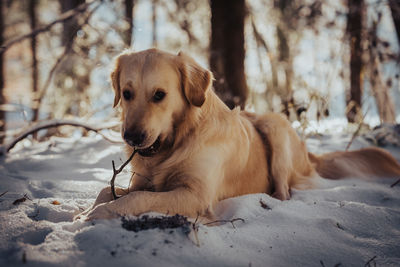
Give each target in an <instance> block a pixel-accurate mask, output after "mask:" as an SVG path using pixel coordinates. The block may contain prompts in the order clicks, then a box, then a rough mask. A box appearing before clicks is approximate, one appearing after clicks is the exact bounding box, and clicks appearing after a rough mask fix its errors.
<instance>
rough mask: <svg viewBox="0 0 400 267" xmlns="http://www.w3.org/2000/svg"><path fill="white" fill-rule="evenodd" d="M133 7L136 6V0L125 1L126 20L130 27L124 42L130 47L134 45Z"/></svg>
mask: <svg viewBox="0 0 400 267" xmlns="http://www.w3.org/2000/svg"><path fill="white" fill-rule="evenodd" d="M133 6H134V0H125V19H126V21H127V22H128V24H129V27H128V29H127V30H126V32H125V34H124V41H125V44H126V45H127V46H128V47H130V46H131V44H132V32H133Z"/></svg>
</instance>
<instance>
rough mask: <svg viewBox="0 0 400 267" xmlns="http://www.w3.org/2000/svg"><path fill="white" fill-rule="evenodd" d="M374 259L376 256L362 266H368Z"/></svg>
mask: <svg viewBox="0 0 400 267" xmlns="http://www.w3.org/2000/svg"><path fill="white" fill-rule="evenodd" d="M375 259H376V255H375V256H373V257H372V258H371V259H370V260H369V261H367V263H366V264H365V265H364V266H370V264H371V262H372V261H373V260H375Z"/></svg>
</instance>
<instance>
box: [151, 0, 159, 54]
mask: <svg viewBox="0 0 400 267" xmlns="http://www.w3.org/2000/svg"><path fill="white" fill-rule="evenodd" d="M157 3H158V1H157V0H153V1H151V8H152V17H151V25H152V33H153V39H152V40H153V41H152V46H153V47H157Z"/></svg>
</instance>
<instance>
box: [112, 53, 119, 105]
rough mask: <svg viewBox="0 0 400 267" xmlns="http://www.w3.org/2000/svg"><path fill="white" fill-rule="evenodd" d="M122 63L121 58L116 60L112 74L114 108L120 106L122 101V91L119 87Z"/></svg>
mask: <svg viewBox="0 0 400 267" xmlns="http://www.w3.org/2000/svg"><path fill="white" fill-rule="evenodd" d="M119 65H120V63H119V57H118V58H117V59H116V60H115V66H114V70H113V71H112V72H111V84H112V87H113V89H114V93H115V96H114V106H113V107H114V108H115V107H116V106H117V105H118V103H119V100H120V99H121V89H120V86H119V73H120V66H119Z"/></svg>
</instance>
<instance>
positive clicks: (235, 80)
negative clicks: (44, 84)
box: [210, 0, 248, 109]
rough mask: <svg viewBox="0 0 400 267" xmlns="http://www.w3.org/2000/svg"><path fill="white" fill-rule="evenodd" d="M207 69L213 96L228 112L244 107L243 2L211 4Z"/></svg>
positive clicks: (240, 0) (239, 0)
mask: <svg viewBox="0 0 400 267" xmlns="http://www.w3.org/2000/svg"><path fill="white" fill-rule="evenodd" d="M210 5H211V51H210V67H211V70H212V72H213V74H214V77H215V79H216V82H215V83H214V87H215V90H216V93H217V94H218V95H219V96H220V97H221V99H222V100H223V101H224V102H225V103H226V104H227V105H228V106H229V107H230V108H231V109H232V108H234V107H235V106H240V107H241V108H242V109H243V108H244V106H245V103H246V99H247V96H248V88H247V84H246V76H245V73H244V58H245V48H244V20H245V16H246V5H245V1H244V0H235V1H223V0H211V1H210Z"/></svg>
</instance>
